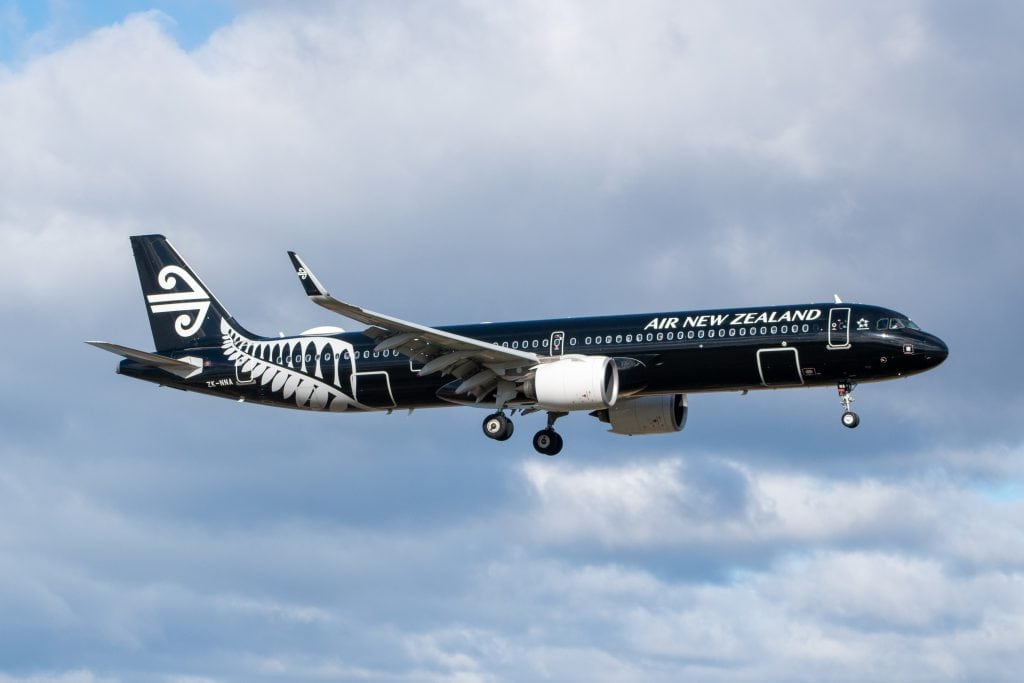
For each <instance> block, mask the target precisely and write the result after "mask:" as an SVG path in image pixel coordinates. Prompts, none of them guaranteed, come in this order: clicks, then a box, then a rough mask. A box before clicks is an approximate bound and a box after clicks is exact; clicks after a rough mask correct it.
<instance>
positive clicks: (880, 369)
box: [89, 235, 948, 455]
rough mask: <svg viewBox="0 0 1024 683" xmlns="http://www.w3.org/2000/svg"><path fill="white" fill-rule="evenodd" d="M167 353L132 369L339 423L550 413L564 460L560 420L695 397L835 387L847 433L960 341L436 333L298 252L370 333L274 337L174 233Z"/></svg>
mask: <svg viewBox="0 0 1024 683" xmlns="http://www.w3.org/2000/svg"><path fill="white" fill-rule="evenodd" d="M131 241H132V249H133V250H134V252H135V262H136V265H137V266H138V270H139V279H140V281H141V283H142V293H143V296H144V298H145V302H146V307H147V309H148V311H149V321H150V325H151V326H152V329H153V341H154V342H155V343H156V352H155V353H150V352H146V351H138V350H135V349H131V348H127V347H124V346H119V345H116V344H109V343H106V342H89V343H90V344H93V345H94V346H98V347H100V348H102V349H105V350H107V351H112V352H113V353H116V354H118V355H121V356H123V357H124V358H125V360H123V361H121V364H120V365H119V367H118V372H120V373H121V374H123V375H128V376H130V377H136V378H139V379H144V380H147V381H150V382H154V383H156V384H161V385H168V386H173V387H176V388H179V389H185V390H188V391H199V392H203V393H208V394H214V395H217V396H223V397H226V398H232V399H236V400H239V401H249V402H253V403H263V404H267V405H275V406H282V407H289V408H299V409H304V410H319V411H329V412H346V411H369V410H387V411H391V410H395V409H408V410H412V409H415V408H427V407H437V406H453V405H464V406H479V407H485V408H488V409H489V410H490V411H491V414H490V415H488V416H487V418H485V419H484V422H483V431H484V434H485V435H487V436H488V437H490V438H492V439H497V440H499V441H504V440H506V439H508V438H509V437H510V436H512V429H513V424H512V421H511V420H510V419H509V417H508V416H507V415H506V412H508V413H511V414H514V413H515V412H516V411H520V412H521V413H522V414H524V415H525V414H528V413H533V412H538V411H544V412H546V413H547V426H546V427H545V428H544V429H541V430H540V431H538V432H537V433H536V434H535V435H534V437H533V445H534V448H536V449H537V450H538V451H540V452H541V453H545V454H547V455H554V454H556V453H558V452H559V451H560V450H561V448H562V438H561V437H560V436H559V435H558V433H557V432H556V431H555V430H554V423H555V420H557V419H558V418H560V417H563V416H565V415H567V414H569V413H571V412H575V411H588V412H589V413H590V414H591V415H593V416H594V417H596V418H597V419H599V420H601V421H602V422H606V423H608V424H609V425H611V430H610V431H612V432H615V433H616V434H661V433H667V432H677V431H679V430H681V429H682V428H683V426H684V425H685V423H686V411H687V401H686V394H688V393H694V392H708V391H746V390H749V389H764V388H769V389H776V388H784V387H802V386H803V387H810V386H823V385H835V386H837V387H838V389H839V396H840V399H841V401H842V405H843V415H842V422H843V424H844V425H846V426H847V427H856V426H857V424H858V423H859V421H860V420H859V418H858V417H857V415H856V413H853V412H851V410H850V404H851V402H852V401H853V397H852V395H851V394H852V392H853V389H854V387H855V386H856V383H857V382H868V381H876V380H883V379H893V378H896V377H904V376H906V375H912V374H915V373H918V372H923V371H925V370H928V369H930V368H933V367H935V366H936V365H938V364H939V363H941V362H942V361H943V360H945V358H946V355H947V353H948V352H947V349H946V345H945V344H944V343H943V342H942V340H941V339H939V338H938V337H936V336H935V335H932V334H928V333H927V332H923V331H922V330H921V329H920V328H918V327H917V325H915V324H914V323H913V322H911V321H910V320H909V319H908V318H907V317H906V316H905V315H902V314H900V313H897V312H895V311H891V310H889V309H886V308H880V307H878V306H867V305H861V304H844V303H841V302H839V300H838V297H837V299H836V302H835V303H832V304H802V305H797V306H770V307H765V308H744V309H732V310H714V311H680V312H671V313H649V314H641V315H621V316H606V317H594V318H565V319H555V320H535V321H526V322H509V323H486V324H479V325H458V326H447V327H427V326H425V325H419V324H417V323H412V322H408V321H405V320H400V319H398V318H393V317H391V316H389V315H384V314H381V313H374V312H373V311H368V310H366V309H364V308H360V307H358V306H354V305H352V304H348V303H345V302H343V301H339V300H338V299H335V298H334V297H332V296H331V295H330V294H328V293H327V290H326V289H325V288H324V286H323V285H321V284H320V282H319V281H318V280H317V279H316V277H315V276H314V275H313V273H312V272H310V270H309V268H308V267H307V266H306V265H305V264H304V263H303V261H302V260H301V259H300V258H299V257H298V255H296V254H294V253H290V254H289V255H290V256H291V260H292V264H293V265H294V267H295V270H296V272H297V273H298V276H299V280H300V282H301V283H302V286H303V288H305V290H306V294H307V295H309V298H310V299H312V300H313V302H314V303H317V304H319V305H321V306H323V307H324V308H327V309H329V310H331V311H334V312H335V313H338V314H340V315H343V316H345V317H347V318H350V319H352V320H355V321H358V322H360V323H362V324H364V325H367V326H368V327H367V328H366V329H365V330H363V331H362V332H355V333H345V332H343V331H342V330H341V329H340V328H337V327H320V328H316V329H312V330H309V331H307V332H304V333H303V334H301V335H299V336H296V337H282V338H272V337H261V336H258V335H255V334H253V333H251V332H249V331H247V330H246V329H245V328H243V327H242V326H241V325H239V324H238V322H237V321H236V320H235V319H234V318H232V317H231V315H230V314H228V312H227V311H226V310H225V309H224V307H223V306H221V305H220V303H219V302H218V301H217V299H216V298H214V296H213V294H211V293H210V290H209V289H208V288H207V287H206V286H205V285H204V284H203V283H202V281H201V280H200V279H199V277H198V276H197V275H196V273H195V271H193V270H192V269H191V268H189V266H188V264H186V263H185V261H184V260H183V259H182V258H181V256H180V255H179V254H178V253H177V252H176V251H175V250H174V248H173V247H172V246H171V245H170V243H169V242H168V241H167V240H166V239H165V238H164V237H163V236H161V235H144V236H138V237H132V238H131Z"/></svg>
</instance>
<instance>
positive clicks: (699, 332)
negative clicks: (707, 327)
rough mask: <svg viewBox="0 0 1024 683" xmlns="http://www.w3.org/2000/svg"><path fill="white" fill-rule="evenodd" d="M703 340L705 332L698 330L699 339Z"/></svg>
mask: <svg viewBox="0 0 1024 683" xmlns="http://www.w3.org/2000/svg"><path fill="white" fill-rule="evenodd" d="M703 338H704V330H698V331H697V339H703Z"/></svg>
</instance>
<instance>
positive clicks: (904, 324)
mask: <svg viewBox="0 0 1024 683" xmlns="http://www.w3.org/2000/svg"><path fill="white" fill-rule="evenodd" d="M875 327H876V328H877V329H879V330H905V329H910V330H920V329H921V328H920V327H918V325H917V323H915V322H914V321H913V320H910V319H908V318H882V319H881V320H879V321H878V322H877V323H876V325H875Z"/></svg>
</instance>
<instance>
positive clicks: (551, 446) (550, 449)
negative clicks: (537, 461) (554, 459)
mask: <svg viewBox="0 0 1024 683" xmlns="http://www.w3.org/2000/svg"><path fill="white" fill-rule="evenodd" d="M565 415H568V413H556V412H553V411H552V412H549V413H548V426H547V427H545V428H544V429H542V430H540V431H539V432H537V433H536V434H534V435H533V447H534V448H535V449H536V450H537V452H538V453H543V454H544V455H558V454H559V453H560V452H561V450H562V437H561V435H559V433H558V432H556V431H555V420H557V419H558V418H560V417H564V416H565Z"/></svg>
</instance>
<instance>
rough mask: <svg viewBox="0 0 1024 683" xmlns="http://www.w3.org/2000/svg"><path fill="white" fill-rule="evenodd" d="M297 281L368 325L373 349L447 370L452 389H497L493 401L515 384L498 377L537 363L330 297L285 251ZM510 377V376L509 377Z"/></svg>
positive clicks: (479, 395)
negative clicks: (456, 383) (458, 382)
mask: <svg viewBox="0 0 1024 683" xmlns="http://www.w3.org/2000/svg"><path fill="white" fill-rule="evenodd" d="M288 256H289V257H290V258H291V261H292V265H293V266H294V267H295V272H296V274H297V275H298V276H299V282H300V283H301V284H302V287H303V289H305V290H306V295H307V296H309V298H310V299H311V300H312V301H313V303H316V304H318V305H320V306H323V307H324V308H326V309H328V310H330V311H334V312H335V313H338V314H339V315H343V316H345V317H346V318H350V319H352V320H355V321H357V322H361V323H363V324H365V325H370V327H369V328H368V329H366V330H365V331H364V334H366V335H367V336H369V337H370V338H371V339H373V340H374V341H376V342H377V347H376V349H377V350H378V351H390V350H394V351H398V352H399V353H401V354H402V355H404V356H407V357H409V358H411V359H412V360H414V361H417V362H419V363H422V368H421V369H420V371H419V374H420V375H421V376H425V375H429V374H432V373H434V372H441V373H442V374H448V375H452V376H454V377H457V378H458V379H459V380H462V383H461V385H460V387H459V389H458V390H457V392H458V393H460V394H470V395H472V396H473V397H475V398H476V399H477V401H478V402H479V401H482V400H483V399H484V398H485V397H486V396H488V395H489V394H490V393H491V391H492V390H494V389H495V388H498V402H499V403H501V402H502V401H501V396H502V393H503V392H505V393H508V392H509V391H511V393H512V395H514V394H515V389H514V387H512V386H506V385H511V382H504V383H503V382H502V380H503V379H504V378H505V377H506V375H508V374H509V373H513V374H515V373H516V371H522V370H524V369H527V368H530V367H532V366H535V365H537V364H538V363H540V362H541V358H540V356H538V355H537V354H535V353H531V352H529V351H522V350H519V349H510V348H507V347H505V346H498V345H497V344H491V343H489V342H485V341H481V340H479V339H473V338H472V337H464V336H462V335H458V334H454V333H452V332H446V331H444V330H439V329H437V328H435V327H427V326H425V325H420V324H417V323H413V322H409V321H407V320H401V319H399V318H394V317H392V316H389V315H385V314H383V313H375V312H374V311H370V310H367V309H365V308H361V307H359V306H355V305H353V304H349V303H346V302H344V301H340V300H338V299H335V298H334V297H333V296H331V295H330V294H328V293H327V289H326V288H325V287H324V286H323V285H322V284H321V283H320V281H319V280H318V279H317V277H316V276H315V275H314V274H313V272H312V271H311V270H310V269H309V267H308V266H306V264H305V263H304V262H303V261H302V259H301V258H300V257H299V255H298V254H296V253H295V252H293V251H289V252H288ZM510 379H511V378H510Z"/></svg>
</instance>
